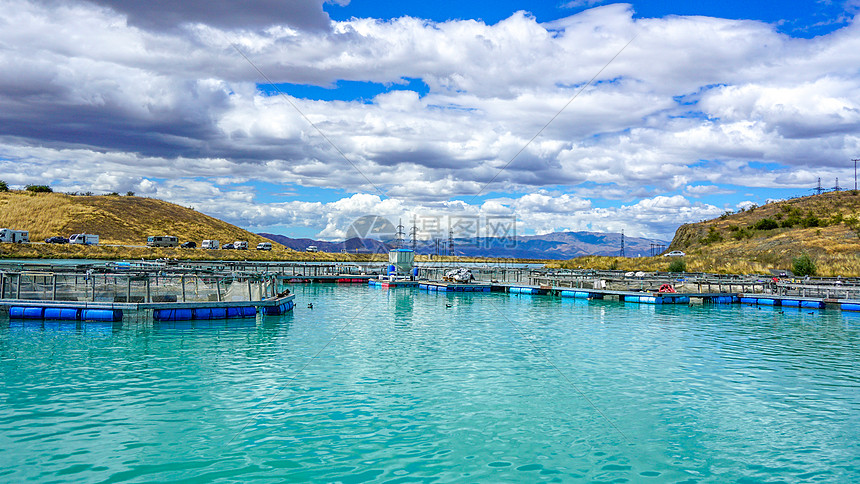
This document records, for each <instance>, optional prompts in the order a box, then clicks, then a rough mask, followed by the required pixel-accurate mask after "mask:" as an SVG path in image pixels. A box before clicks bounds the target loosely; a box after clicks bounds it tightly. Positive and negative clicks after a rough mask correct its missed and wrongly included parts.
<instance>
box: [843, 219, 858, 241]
mask: <svg viewBox="0 0 860 484" xmlns="http://www.w3.org/2000/svg"><path fill="white" fill-rule="evenodd" d="M845 225H846V226H847V227H848V228H849V229H851V230H852V231H853V232H854V233H855V234H856V235H857V238H860V220H858V219H857V217H855V216H853V215H852V216H850V217H848V218H846V219H845Z"/></svg>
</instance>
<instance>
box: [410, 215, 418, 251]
mask: <svg viewBox="0 0 860 484" xmlns="http://www.w3.org/2000/svg"><path fill="white" fill-rule="evenodd" d="M410 234H411V235H412V251H413V252H415V246H416V242H417V239H418V227H417V226H415V216H414V215H413V216H412V230H411V231H410Z"/></svg>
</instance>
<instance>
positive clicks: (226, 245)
mask: <svg viewBox="0 0 860 484" xmlns="http://www.w3.org/2000/svg"><path fill="white" fill-rule="evenodd" d="M221 248H222V249H226V250H231V249H233V244H224V245H222V246H221Z"/></svg>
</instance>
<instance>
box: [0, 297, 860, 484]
mask: <svg viewBox="0 0 860 484" xmlns="http://www.w3.org/2000/svg"><path fill="white" fill-rule="evenodd" d="M293 289H294V292H295V293H296V294H297V299H296V309H295V310H294V311H293V313H292V314H288V315H286V316H282V317H265V318H260V317H258V319H257V320H253V319H252V320H242V321H237V320H230V321H220V322H213V323H207V324H202V325H193V324H190V323H182V324H179V323H174V324H153V323H149V324H138V323H126V324H123V325H122V326H121V327H112V326H109V325H108V326H102V325H90V324H87V325H84V326H83V327H75V325H74V324H71V325H66V324H58V323H47V324H45V325H44V326H43V325H42V324H41V323H21V322H19V321H12V322H9V321H2V322H0V379H2V381H0V449H2V451H0V482H22V481H28V480H30V481H40V482H41V481H50V482H144V481H147V482H152V481H157V482H212V481H215V482H237V481H251V480H253V481H256V482H304V481H311V482H353V483H354V482H541V481H550V482H579V481H587V482H591V481H595V482H815V481H821V482H858V481H860V316H857V315H851V314H843V313H841V312H838V311H814V312H812V313H810V312H809V310H804V311H798V310H794V311H789V310H787V308H786V310H785V312H784V313H782V314H781V313H780V312H779V311H780V310H779V308H763V309H757V308H755V307H748V306H692V307H687V306H679V307H675V306H659V307H658V306H653V305H637V304H625V303H618V302H613V301H573V300H567V299H564V300H562V299H558V298H551V297H546V296H513V295H507V294H496V293H492V294H474V295H472V294H456V295H455V294H444V293H442V294H437V293H426V292H419V291H417V290H412V289H395V290H385V289H375V288H369V287H367V286H364V285H360V286H359V285H357V286H344V285H341V286H333V285H331V286H327V285H308V286H301V285H299V286H295V287H294V288H293ZM309 302H312V303H313V304H314V308H313V309H308V308H307V304H308V303H309ZM449 305H450V307H447V306H449Z"/></svg>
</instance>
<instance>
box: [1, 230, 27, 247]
mask: <svg viewBox="0 0 860 484" xmlns="http://www.w3.org/2000/svg"><path fill="white" fill-rule="evenodd" d="M0 242H12V243H14V244H29V243H30V232H29V231H28V230H14V229H0Z"/></svg>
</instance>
